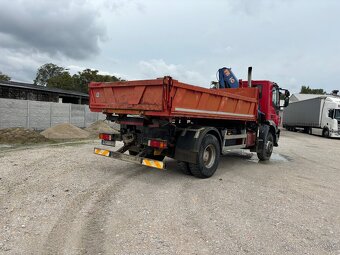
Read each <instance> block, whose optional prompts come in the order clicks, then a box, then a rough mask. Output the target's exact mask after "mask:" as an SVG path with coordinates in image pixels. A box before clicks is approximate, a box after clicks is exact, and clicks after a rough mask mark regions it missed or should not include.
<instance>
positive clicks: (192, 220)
mask: <svg viewBox="0 0 340 255" xmlns="http://www.w3.org/2000/svg"><path fill="white" fill-rule="evenodd" d="M197 181H202V182H204V181H205V180H199V179H196V178H195V179H193V180H188V181H187V182H186V183H185V185H183V187H182V191H181V192H180V193H181V194H182V196H181V197H180V198H181V199H180V201H181V202H180V204H182V205H183V207H181V208H183V211H184V215H185V221H186V222H185V224H186V226H187V227H188V228H190V229H192V230H193V231H192V232H191V236H190V239H189V240H188V242H189V244H193V243H195V245H196V246H195V252H194V254H196V252H197V253H199V252H202V251H204V252H205V253H206V254H210V252H209V247H207V245H206V244H207V243H211V242H212V241H213V240H214V237H213V236H211V235H210V233H208V232H206V231H205V230H204V228H203V227H202V224H205V219H203V218H202V215H201V214H203V208H201V211H197V210H195V201H194V199H195V195H196V194H193V193H192V191H193V190H195V188H194V186H197V183H196V182H197ZM198 200H199V198H198ZM195 239H196V240H195ZM197 240H201V241H202V243H200V242H197ZM191 248H192V247H191Z"/></svg>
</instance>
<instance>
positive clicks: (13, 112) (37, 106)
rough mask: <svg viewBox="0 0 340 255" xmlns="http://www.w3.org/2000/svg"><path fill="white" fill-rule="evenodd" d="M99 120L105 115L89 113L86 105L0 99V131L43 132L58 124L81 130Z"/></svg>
mask: <svg viewBox="0 0 340 255" xmlns="http://www.w3.org/2000/svg"><path fill="white" fill-rule="evenodd" d="M101 119H105V115H104V114H102V113H96V112H91V111H90V109H89V107H88V105H79V104H62V103H53V102H41V101H30V100H17V99H6V98H0V129H1V128H10V127H24V128H32V129H37V130H43V129H46V128H49V127H51V126H54V125H56V124H60V123H71V124H73V125H75V126H77V127H81V128H83V127H88V126H89V125H90V124H91V123H93V122H95V121H97V120H101Z"/></svg>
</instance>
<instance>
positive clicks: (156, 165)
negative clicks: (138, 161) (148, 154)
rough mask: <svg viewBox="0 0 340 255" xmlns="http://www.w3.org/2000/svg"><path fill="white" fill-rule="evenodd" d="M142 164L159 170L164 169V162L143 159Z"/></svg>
mask: <svg viewBox="0 0 340 255" xmlns="http://www.w3.org/2000/svg"><path fill="white" fill-rule="evenodd" d="M142 164H143V165H145V166H149V167H154V168H158V169H163V168H164V163H163V162H162V161H157V160H150V159H143V161H142Z"/></svg>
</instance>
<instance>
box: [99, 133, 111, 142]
mask: <svg viewBox="0 0 340 255" xmlns="http://www.w3.org/2000/svg"><path fill="white" fill-rule="evenodd" d="M99 139H102V140H105V141H111V140H112V135H110V134H99Z"/></svg>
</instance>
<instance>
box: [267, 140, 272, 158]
mask: <svg viewBox="0 0 340 255" xmlns="http://www.w3.org/2000/svg"><path fill="white" fill-rule="evenodd" d="M266 152H267V155H271V154H272V152H273V142H272V141H268V142H267V144H266Z"/></svg>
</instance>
